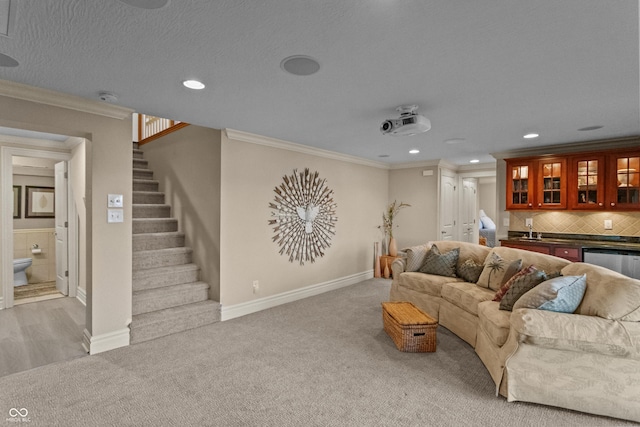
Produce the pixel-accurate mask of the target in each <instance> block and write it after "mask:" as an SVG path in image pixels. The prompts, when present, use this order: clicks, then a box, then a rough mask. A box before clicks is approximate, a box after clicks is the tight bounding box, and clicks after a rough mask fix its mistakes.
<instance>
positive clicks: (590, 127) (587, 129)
mask: <svg viewBox="0 0 640 427" xmlns="http://www.w3.org/2000/svg"><path fill="white" fill-rule="evenodd" d="M603 127H604V126H587V127H586V128H580V129H578V130H579V131H581V132H584V131H590V130H598V129H602V128H603Z"/></svg>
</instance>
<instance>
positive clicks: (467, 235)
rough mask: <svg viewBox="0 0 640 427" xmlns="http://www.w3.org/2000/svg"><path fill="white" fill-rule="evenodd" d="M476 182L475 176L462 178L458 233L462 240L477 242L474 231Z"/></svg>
mask: <svg viewBox="0 0 640 427" xmlns="http://www.w3.org/2000/svg"><path fill="white" fill-rule="evenodd" d="M477 193H478V183H477V181H476V179H475V178H465V179H463V180H462V209H460V235H461V238H460V240H462V241H463V242H469V243H478V238H477V237H478V236H477V234H478V233H476V211H477V209H476V207H477Z"/></svg>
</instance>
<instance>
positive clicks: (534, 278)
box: [500, 267, 547, 311]
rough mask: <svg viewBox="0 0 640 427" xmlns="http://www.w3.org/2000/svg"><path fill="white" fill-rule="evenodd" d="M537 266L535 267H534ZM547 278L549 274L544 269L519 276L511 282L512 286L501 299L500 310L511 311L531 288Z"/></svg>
mask: <svg viewBox="0 0 640 427" xmlns="http://www.w3.org/2000/svg"><path fill="white" fill-rule="evenodd" d="M534 268H535V267H534ZM545 280H547V274H546V273H545V272H544V271H542V270H537V269H536V270H534V271H533V272H531V273H529V274H526V275H524V276H520V277H518V278H517V279H516V280H514V281H513V283H511V287H509V290H508V291H507V292H506V293H505V294H504V296H503V297H502V299H501V300H500V310H507V311H511V310H512V309H513V305H514V304H515V303H516V301H518V299H520V297H521V296H522V295H524V294H526V293H527V292H529V291H530V290H531V289H533V288H534V287H536V286H537V285H539V284H540V283H542V282H544V281H545Z"/></svg>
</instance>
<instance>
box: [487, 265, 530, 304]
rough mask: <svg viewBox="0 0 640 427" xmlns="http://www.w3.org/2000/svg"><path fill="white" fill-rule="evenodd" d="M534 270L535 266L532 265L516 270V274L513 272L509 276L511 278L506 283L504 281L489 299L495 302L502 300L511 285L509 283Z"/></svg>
mask: <svg viewBox="0 0 640 427" xmlns="http://www.w3.org/2000/svg"><path fill="white" fill-rule="evenodd" d="M534 271H536V267H535V266H533V265H530V266H529V267H526V268H523V269H522V270H520V271H518V272H517V273H516V274H514V275H513V276H512V277H511V279H509V280H507V283H505V284H504V285H502V286H501V287H500V289H499V290H498V292H496V294H495V295H494V296H493V299H492V300H491V301H497V302H500V301H502V298H503V297H504V295H505V294H506V293H507V291H508V290H509V288H510V287H511V285H512V284H513V282H514V281H515V280H517V279H518V278H519V277H522V276H526V275H527V274H531V273H533V272H534Z"/></svg>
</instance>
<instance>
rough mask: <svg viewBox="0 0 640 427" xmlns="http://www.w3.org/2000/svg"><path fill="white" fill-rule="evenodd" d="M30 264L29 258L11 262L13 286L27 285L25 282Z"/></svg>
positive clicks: (26, 281)
mask: <svg viewBox="0 0 640 427" xmlns="http://www.w3.org/2000/svg"><path fill="white" fill-rule="evenodd" d="M31 262H32V259H31V258H17V259H14V260H13V286H22V285H26V284H28V283H29V281H28V280H27V268H29V267H31Z"/></svg>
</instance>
